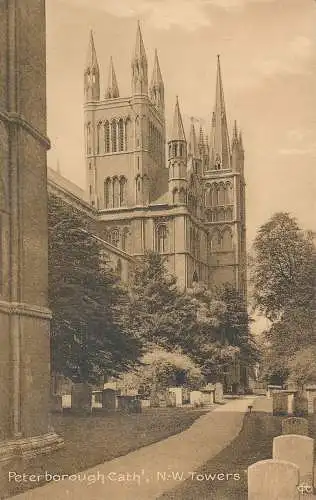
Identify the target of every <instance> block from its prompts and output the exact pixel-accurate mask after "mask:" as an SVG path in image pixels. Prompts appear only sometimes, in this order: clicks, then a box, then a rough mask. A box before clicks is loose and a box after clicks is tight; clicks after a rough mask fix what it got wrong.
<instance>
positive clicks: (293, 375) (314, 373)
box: [289, 345, 316, 389]
mask: <svg viewBox="0 0 316 500" xmlns="http://www.w3.org/2000/svg"><path fill="white" fill-rule="evenodd" d="M289 372H290V375H289V381H290V382H294V383H295V384H297V386H298V387H299V388H300V389H302V388H303V386H304V385H305V384H315V383H316V345H313V346H310V347H305V348H304V349H301V350H300V351H299V352H297V353H296V354H295V355H294V356H293V357H292V358H291V359H290V360H289Z"/></svg>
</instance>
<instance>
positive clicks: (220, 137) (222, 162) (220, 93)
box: [211, 55, 230, 169]
mask: <svg viewBox="0 0 316 500" xmlns="http://www.w3.org/2000/svg"><path fill="white" fill-rule="evenodd" d="M211 151H212V155H211V156H212V159H214V160H215V164H216V168H224V169H227V168H230V144H229V135H228V128H227V118H226V109H225V100H224V90H223V82H222V73H221V64H220V56H219V55H218V56H217V78H216V95H215V107H214V113H213V116H212V132H211ZM214 166H215V165H213V167H214Z"/></svg>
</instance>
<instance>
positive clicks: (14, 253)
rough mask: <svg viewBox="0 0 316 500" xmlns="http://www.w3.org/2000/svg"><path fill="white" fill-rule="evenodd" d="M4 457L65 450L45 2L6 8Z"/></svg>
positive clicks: (1, 124) (0, 182)
mask: <svg viewBox="0 0 316 500" xmlns="http://www.w3.org/2000/svg"><path fill="white" fill-rule="evenodd" d="M0 40H1V52H2V57H1V59H0V73H1V79H0V332H1V349H0V456H1V459H2V458H4V459H5V458H10V457H12V454H13V455H14V454H20V455H22V456H23V454H24V453H26V454H33V453H34V454H36V453H39V452H41V450H43V449H44V448H46V449H49V448H54V447H55V446H59V445H60V444H61V442H60V441H59V440H58V438H57V436H56V435H55V434H53V433H49V432H48V427H49V426H48V411H49V393H50V368H49V365H50V339H49V324H50V316H51V315H50V311H49V310H48V258H47V175H46V151H47V149H48V148H49V140H48V139H47V137H46V57H45V56H46V53H45V44H46V40H45V2H44V0H12V1H11V0H8V1H7V2H1V4H0Z"/></svg>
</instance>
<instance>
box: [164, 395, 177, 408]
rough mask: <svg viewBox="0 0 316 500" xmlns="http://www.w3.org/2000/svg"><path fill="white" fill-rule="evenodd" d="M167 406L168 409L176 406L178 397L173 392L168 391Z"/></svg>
mask: <svg viewBox="0 0 316 500" xmlns="http://www.w3.org/2000/svg"><path fill="white" fill-rule="evenodd" d="M166 404H167V408H173V407H175V406H176V395H175V394H174V393H173V392H170V391H167V393H166Z"/></svg>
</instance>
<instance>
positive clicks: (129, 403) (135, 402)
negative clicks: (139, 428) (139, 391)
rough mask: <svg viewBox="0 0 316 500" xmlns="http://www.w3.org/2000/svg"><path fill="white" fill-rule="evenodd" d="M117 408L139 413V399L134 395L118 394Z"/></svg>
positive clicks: (140, 409) (140, 408)
mask: <svg viewBox="0 0 316 500" xmlns="http://www.w3.org/2000/svg"><path fill="white" fill-rule="evenodd" d="M118 409H119V410H121V411H125V412H127V413H141V411H142V407H141V402H140V399H139V398H138V397H135V396H118Z"/></svg>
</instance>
